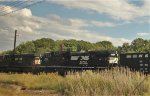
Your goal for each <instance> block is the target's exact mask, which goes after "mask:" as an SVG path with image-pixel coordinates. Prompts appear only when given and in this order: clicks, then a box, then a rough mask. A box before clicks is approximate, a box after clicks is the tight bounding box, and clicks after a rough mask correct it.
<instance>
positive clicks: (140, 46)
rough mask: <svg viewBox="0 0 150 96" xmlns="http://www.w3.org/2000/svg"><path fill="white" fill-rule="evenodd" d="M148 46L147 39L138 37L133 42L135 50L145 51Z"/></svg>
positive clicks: (132, 46)
mask: <svg viewBox="0 0 150 96" xmlns="http://www.w3.org/2000/svg"><path fill="white" fill-rule="evenodd" d="M145 46H146V40H144V39H142V38H137V39H135V40H133V41H132V42H131V48H132V49H133V51H134V52H144V51H145Z"/></svg>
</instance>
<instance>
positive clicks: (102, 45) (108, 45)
mask: <svg viewBox="0 0 150 96" xmlns="http://www.w3.org/2000/svg"><path fill="white" fill-rule="evenodd" d="M96 45H97V46H98V47H99V50H114V49H115V47H114V46H113V44H112V42H110V41H100V42H97V43H96Z"/></svg>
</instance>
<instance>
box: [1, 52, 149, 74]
mask: <svg viewBox="0 0 150 96" xmlns="http://www.w3.org/2000/svg"><path fill="white" fill-rule="evenodd" d="M115 66H123V67H129V68H130V69H131V70H135V71H140V72H144V73H146V74H147V73H150V53H124V54H118V53H117V51H111V50H101V51H88V52H70V51H67V52H48V53H45V54H44V55H42V56H40V55H36V54H7V55H3V56H0V71H1V72H33V73H38V72H59V73H60V74H65V73H66V72H67V71H82V70H101V69H106V68H112V67H115Z"/></svg>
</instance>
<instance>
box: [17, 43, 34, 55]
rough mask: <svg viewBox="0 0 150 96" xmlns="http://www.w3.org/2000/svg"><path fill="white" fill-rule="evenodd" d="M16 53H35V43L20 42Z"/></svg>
mask: <svg viewBox="0 0 150 96" xmlns="http://www.w3.org/2000/svg"><path fill="white" fill-rule="evenodd" d="M16 53H19V54H21V53H35V46H34V43H33V42H31V41H28V42H26V43H21V44H19V46H17V47H16Z"/></svg>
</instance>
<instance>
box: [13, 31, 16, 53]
mask: <svg viewBox="0 0 150 96" xmlns="http://www.w3.org/2000/svg"><path fill="white" fill-rule="evenodd" d="M16 37H17V30H15V36H14V50H13V53H14V54H15V53H16V50H15V49H16Z"/></svg>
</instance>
